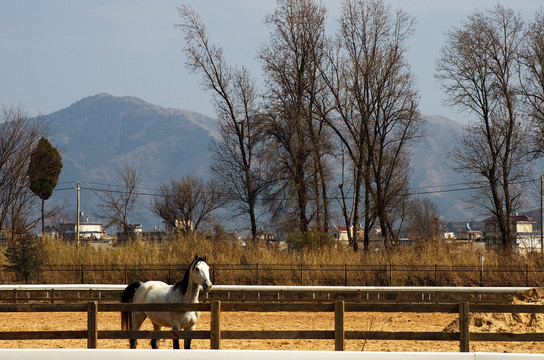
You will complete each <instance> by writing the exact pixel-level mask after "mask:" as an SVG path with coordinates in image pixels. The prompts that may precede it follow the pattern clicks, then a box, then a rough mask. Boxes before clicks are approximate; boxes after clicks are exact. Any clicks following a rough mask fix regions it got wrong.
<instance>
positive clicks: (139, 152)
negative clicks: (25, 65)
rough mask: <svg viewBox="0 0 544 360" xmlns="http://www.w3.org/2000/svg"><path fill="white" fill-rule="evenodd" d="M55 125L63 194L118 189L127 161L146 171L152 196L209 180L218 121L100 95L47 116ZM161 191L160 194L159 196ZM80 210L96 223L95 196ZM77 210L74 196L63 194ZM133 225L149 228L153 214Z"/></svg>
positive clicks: (84, 195) (84, 200) (145, 214)
mask: <svg viewBox="0 0 544 360" xmlns="http://www.w3.org/2000/svg"><path fill="white" fill-rule="evenodd" d="M42 120H43V121H45V122H47V123H48V124H49V125H50V126H51V133H52V134H53V135H52V136H51V138H50V140H51V143H52V144H54V146H56V147H57V148H58V149H59V150H60V151H61V153H62V158H63V164H64V167H63V169H62V173H61V175H60V178H59V185H58V186H57V187H58V188H59V189H62V188H66V187H70V186H72V187H75V182H76V181H77V180H81V181H84V182H85V183H84V184H83V188H90V187H93V186H95V187H96V184H119V180H118V176H117V170H118V169H119V168H120V166H122V164H123V163H124V162H125V161H128V162H129V163H131V164H133V165H134V166H136V167H137V168H141V170H142V171H141V178H142V181H143V183H142V188H148V189H150V190H149V191H147V192H150V193H153V189H157V188H158V187H159V185H160V184H161V183H162V182H165V181H168V180H169V179H170V178H171V177H174V178H178V177H180V176H182V175H188V174H193V175H199V176H203V177H208V176H209V168H210V156H209V152H208V144H209V142H210V139H212V137H213V136H214V134H215V127H216V125H215V123H216V121H215V120H214V119H211V118H209V117H206V116H204V115H201V114H198V113H195V112H191V111H186V110H179V109H165V108H162V107H159V106H156V105H152V104H149V103H147V102H145V101H143V100H141V99H137V98H134V97H114V96H111V95H108V94H99V95H95V96H90V97H87V98H84V99H82V100H80V101H78V102H76V103H74V104H72V105H71V106H69V107H67V108H65V109H62V110H60V111H57V112H54V113H52V114H49V115H46V116H43V117H42ZM155 192H156V191H155ZM81 196H82V199H81V209H82V211H85V212H87V213H88V214H89V216H90V217H91V218H92V213H93V211H92V209H93V204H94V202H95V199H94V198H95V196H94V195H93V194H92V193H91V194H89V192H88V191H87V192H85V191H82V193H81ZM54 199H56V200H62V199H65V200H66V201H67V202H68V203H69V204H73V205H74V206H73V208H74V209H75V201H74V199H75V191H74V192H71V191H62V192H60V193H59V194H57V192H56V193H55V195H54ZM141 216H142V217H143V218H141V219H134V220H133V221H134V222H143V223H146V224H149V223H148V222H147V221H148V220H147V218H148V217H149V214H148V212H147V211H146V210H145V209H143V214H142V215H141Z"/></svg>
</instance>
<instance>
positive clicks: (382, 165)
mask: <svg viewBox="0 0 544 360" xmlns="http://www.w3.org/2000/svg"><path fill="white" fill-rule="evenodd" d="M339 25H340V27H339V31H338V34H337V37H336V41H331V43H333V44H334V45H333V47H332V48H331V50H330V51H329V56H328V59H329V62H328V64H327V67H325V68H324V70H323V73H324V75H325V78H326V79H327V84H328V86H329V88H330V90H331V93H332V94H333V99H334V103H335V116H332V117H331V121H330V122H329V125H330V126H331V127H332V129H334V131H335V133H336V134H337V135H338V137H339V139H340V141H341V142H342V144H343V147H344V148H345V152H346V153H347V155H348V158H349V159H350V165H351V166H350V167H349V169H351V171H352V174H351V176H350V177H349V178H351V179H352V182H351V184H352V185H351V186H350V187H351V188H352V196H351V197H352V206H351V209H352V210H351V214H350V216H345V218H346V219H347V220H350V221H352V222H351V224H346V225H347V226H348V227H351V226H352V227H353V228H354V229H355V231H354V234H356V233H357V229H358V226H359V225H358V224H359V206H360V202H361V199H362V198H364V224H365V228H364V237H365V238H364V247H365V249H368V245H369V237H368V236H369V233H370V229H371V226H372V225H373V223H374V221H377V222H378V224H379V225H380V228H381V233H382V236H383V238H384V242H386V243H392V242H394V240H395V239H396V237H397V234H396V232H395V229H394V226H393V223H394V218H395V215H394V212H395V211H396V209H397V207H398V205H399V204H402V203H404V201H403V198H404V197H405V196H407V186H408V178H409V174H408V173H409V171H408V170H409V168H408V164H409V153H408V146H409V145H410V144H411V143H412V142H413V141H414V139H415V138H416V137H417V135H418V133H419V123H420V115H419V112H418V110H417V106H418V101H419V97H418V93H417V91H416V90H415V81H414V78H413V75H412V74H411V72H410V67H409V65H408V64H407V62H406V59H405V53H406V42H407V40H408V39H409V37H410V36H411V35H412V34H413V25H414V19H413V18H411V17H409V16H408V15H407V14H406V13H405V12H404V11H403V10H401V9H399V10H393V9H392V8H391V7H390V6H388V5H386V4H385V3H384V2H383V1H380V0H377V1H363V0H346V1H344V2H343V3H342V15H341V17H340V20H339ZM343 187H344V186H343V185H342V188H341V190H342V191H341V194H342V197H343V199H344V200H343V202H344V203H345V202H346V196H347V195H348V194H347V193H344V189H343ZM346 215H347V212H346ZM350 242H351V245H352V247H353V249H354V250H357V247H358V246H357V241H356V239H354V238H350Z"/></svg>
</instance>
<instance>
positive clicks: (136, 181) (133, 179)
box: [78, 161, 141, 240]
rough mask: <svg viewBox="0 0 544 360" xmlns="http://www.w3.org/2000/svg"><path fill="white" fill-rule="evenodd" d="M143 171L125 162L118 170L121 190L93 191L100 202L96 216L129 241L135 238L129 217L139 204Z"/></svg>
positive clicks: (110, 188)
mask: <svg viewBox="0 0 544 360" xmlns="http://www.w3.org/2000/svg"><path fill="white" fill-rule="evenodd" d="M140 174H141V169H138V168H136V167H135V166H134V165H132V164H131V163H129V162H128V161H127V162H125V163H124V164H123V165H122V166H121V167H120V168H119V170H118V172H117V176H118V179H119V180H120V181H121V184H122V185H121V186H120V187H119V188H116V189H114V188H112V187H111V186H108V189H93V190H92V191H93V193H94V194H95V195H96V197H97V198H98V199H99V200H100V203H99V204H98V205H97V212H96V214H95V215H96V216H97V217H98V218H99V219H101V220H103V221H105V227H106V228H108V227H112V226H113V227H115V228H117V229H118V231H119V232H121V233H122V234H123V239H125V240H127V239H130V238H132V237H133V236H134V233H133V232H132V229H131V228H130V226H129V217H130V216H132V215H133V214H134V209H135V207H136V204H137V202H138V186H139V185H140V183H141V179H140ZM78 216H79V214H78Z"/></svg>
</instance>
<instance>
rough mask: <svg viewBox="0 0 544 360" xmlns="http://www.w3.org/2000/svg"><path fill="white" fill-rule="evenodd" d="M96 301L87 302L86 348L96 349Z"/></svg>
mask: <svg viewBox="0 0 544 360" xmlns="http://www.w3.org/2000/svg"><path fill="white" fill-rule="evenodd" d="M97 315H98V303H97V302H96V301H91V302H89V303H87V334H88V335H87V348H88V349H96V343H97V338H98V316H97Z"/></svg>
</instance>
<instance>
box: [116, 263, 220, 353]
mask: <svg viewBox="0 0 544 360" xmlns="http://www.w3.org/2000/svg"><path fill="white" fill-rule="evenodd" d="M211 287H212V282H211V281H210V267H209V266H208V264H207V263H206V258H200V257H198V256H196V257H195V259H194V260H193V262H192V263H191V265H189V267H188V268H187V271H186V272H185V275H184V276H183V279H182V280H181V281H178V282H177V283H176V284H174V285H168V284H166V283H163V282H162V281H147V282H144V283H142V282H140V281H137V282H134V283H132V284H130V285H128V286H127V287H126V288H125V291H124V292H123V295H122V297H121V302H124V303H198V294H199V292H200V289H203V290H204V291H209V290H210V289H211ZM146 318H149V320H151V322H152V323H153V328H154V329H155V331H160V330H162V328H163V326H164V327H171V328H172V330H180V329H183V330H194V329H195V325H196V322H197V321H198V319H199V318H200V311H186V312H168V311H152V312H136V311H135V312H122V313H121V329H123V330H139V329H140V327H141V326H142V323H143V322H144V320H145V319H146ZM136 342H137V340H136V339H130V348H131V349H135V348H136ZM173 342H174V349H179V340H178V339H174V341H173ZM184 345H185V349H190V348H191V339H185V341H184ZM151 347H152V348H153V349H158V348H159V344H158V342H157V339H152V340H151Z"/></svg>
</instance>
